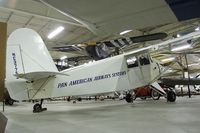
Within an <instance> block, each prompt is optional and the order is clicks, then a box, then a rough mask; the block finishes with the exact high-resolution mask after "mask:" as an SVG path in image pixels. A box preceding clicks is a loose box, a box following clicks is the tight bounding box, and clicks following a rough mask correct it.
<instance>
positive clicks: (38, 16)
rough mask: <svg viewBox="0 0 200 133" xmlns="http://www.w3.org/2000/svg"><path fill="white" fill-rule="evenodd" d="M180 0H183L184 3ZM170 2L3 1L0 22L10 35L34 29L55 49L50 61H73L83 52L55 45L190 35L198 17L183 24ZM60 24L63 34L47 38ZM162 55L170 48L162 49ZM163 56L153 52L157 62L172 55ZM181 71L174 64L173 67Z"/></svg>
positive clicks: (141, 0)
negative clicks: (65, 50) (64, 58)
mask: <svg viewBox="0 0 200 133" xmlns="http://www.w3.org/2000/svg"><path fill="white" fill-rule="evenodd" d="M180 1H183V2H184V0H180ZM180 1H179V2H180ZM193 1H196V0H193ZM169 3H170V0H167V1H165V0H154V1H145V0H126V1H122V0H109V1H107V0H101V1H94V0H85V1H79V2H76V1H74V0H56V1H55V0H1V1H0V21H1V22H7V23H8V36H9V34H10V33H11V32H12V31H13V30H15V29H17V28H21V27H27V28H32V29H34V30H36V31H37V32H38V33H39V34H40V35H41V36H42V38H43V40H44V42H45V44H46V45H47V48H48V49H49V50H50V51H51V55H52V57H53V58H54V59H59V58H60V57H62V56H63V55H67V56H68V57H75V56H80V55H84V53H80V52H69V53H63V52H58V51H54V50H53V49H52V47H55V46H66V45H72V44H80V43H84V42H93V41H104V40H109V39H115V38H120V37H131V36H137V35H144V34H150V33H156V32H165V33H167V34H168V35H169V36H168V37H167V38H166V39H169V38H172V37H174V36H176V35H177V34H178V33H183V34H185V33H188V32H192V31H194V29H195V28H196V27H197V26H199V24H200V19H199V18H198V17H195V18H193V19H188V20H185V21H179V20H180V17H177V16H176V13H175V12H173V11H174V10H171V8H170V6H174V3H172V2H171V3H170V4H171V5H170V4H169ZM179 4H180V3H179ZM184 4H185V3H184ZM58 9H60V10H58ZM58 26H64V27H65V30H64V32H62V34H60V35H58V36H56V37H55V38H53V39H51V40H50V39H48V38H47V35H48V34H49V33H50V32H51V31H52V30H54V29H55V28H56V27H58ZM127 29H131V30H132V31H131V32H129V33H127V34H125V35H123V36H121V35H119V33H120V32H121V31H124V30H127ZM166 39H165V40H166ZM160 41H163V40H158V41H151V42H148V43H142V44H138V45H136V46H135V45H134V46H127V47H125V48H124V51H129V50H132V49H133V48H137V47H142V46H147V45H149V44H155V43H158V42H160ZM198 49H199V46H198V45H196V48H195V49H194V50H195V51H198ZM163 51H164V52H166V51H167V52H168V51H169V50H168V49H163ZM163 51H162V52H163ZM159 52H161V51H159ZM159 52H155V53H152V55H153V56H154V57H155V58H156V59H157V60H161V59H163V58H166V57H168V56H171V55H166V54H165V55H164V54H162V55H161V54H160V53H159ZM188 58H190V59H189V60H190V62H189V63H190V64H192V63H195V60H192V59H193V58H198V55H194V54H193V55H189V57H188ZM178 67H179V66H178V65H177V64H176V66H173V67H172V68H174V69H177V68H178ZM179 68H180V67H179ZM195 69H196V68H195Z"/></svg>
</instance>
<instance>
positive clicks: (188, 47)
mask: <svg viewBox="0 0 200 133" xmlns="http://www.w3.org/2000/svg"><path fill="white" fill-rule="evenodd" d="M190 48H192V47H191V45H190V44H187V45H182V46H179V47H175V48H172V49H171V51H181V50H186V49H190Z"/></svg>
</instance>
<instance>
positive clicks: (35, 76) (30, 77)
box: [14, 71, 69, 81]
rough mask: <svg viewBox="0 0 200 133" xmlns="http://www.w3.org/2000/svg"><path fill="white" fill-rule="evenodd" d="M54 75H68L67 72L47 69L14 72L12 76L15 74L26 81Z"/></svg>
mask: <svg viewBox="0 0 200 133" xmlns="http://www.w3.org/2000/svg"><path fill="white" fill-rule="evenodd" d="M56 75H63V76H69V75H68V74H65V73H60V72H47V71H41V72H30V73H25V74H15V75H14V76H16V77H17V78H22V79H26V80H28V81H35V80H38V79H42V78H47V77H50V76H56Z"/></svg>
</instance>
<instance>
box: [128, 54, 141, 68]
mask: <svg viewBox="0 0 200 133" xmlns="http://www.w3.org/2000/svg"><path fill="white" fill-rule="evenodd" d="M126 62H127V66H128V68H132V67H138V60H137V57H135V56H132V57H129V58H127V60H126Z"/></svg>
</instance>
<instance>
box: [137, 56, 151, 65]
mask: <svg viewBox="0 0 200 133" xmlns="http://www.w3.org/2000/svg"><path fill="white" fill-rule="evenodd" d="M139 62H140V65H141V66H143V65H148V64H150V61H149V58H148V55H141V56H140V57H139Z"/></svg>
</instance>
